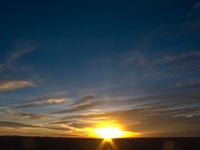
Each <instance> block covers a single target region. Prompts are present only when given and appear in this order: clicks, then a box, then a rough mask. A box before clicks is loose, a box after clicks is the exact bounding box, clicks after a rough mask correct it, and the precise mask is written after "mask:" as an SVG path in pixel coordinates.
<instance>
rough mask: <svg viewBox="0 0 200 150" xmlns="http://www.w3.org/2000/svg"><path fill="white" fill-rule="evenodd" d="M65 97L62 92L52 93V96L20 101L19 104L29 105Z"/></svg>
mask: <svg viewBox="0 0 200 150" xmlns="http://www.w3.org/2000/svg"><path fill="white" fill-rule="evenodd" d="M65 95H66V93H64V92H56V93H52V94H48V95H41V96H39V97H36V98H35V99H33V100H27V101H22V102H20V103H30V102H38V101H44V100H47V99H52V98H60V97H63V96H65Z"/></svg>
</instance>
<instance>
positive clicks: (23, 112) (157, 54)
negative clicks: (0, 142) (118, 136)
mask: <svg viewBox="0 0 200 150" xmlns="http://www.w3.org/2000/svg"><path fill="white" fill-rule="evenodd" d="M0 16H1V23H0V35H1V36H0V128H1V129H0V135H21V136H53V137H97V135H95V129H97V128H102V127H118V128H119V129H120V130H122V131H124V133H127V137H169V136H172V137H177V136H181V137H185V136H199V135H200V128H199V124H200V71H199V70H200V1H198V0H123V1H122V0H121V1H119V0H115V1H111V0H91V1H90V0H84V1H81V0H73V1H70V0H2V1H1V4H0ZM124 137H125V136H124Z"/></svg>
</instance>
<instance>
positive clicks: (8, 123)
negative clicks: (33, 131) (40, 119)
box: [0, 120, 41, 128]
mask: <svg viewBox="0 0 200 150" xmlns="http://www.w3.org/2000/svg"><path fill="white" fill-rule="evenodd" d="M0 126H1V127H14V128H22V127H31V128H40V127H41V126H37V125H30V124H25V123H19V122H12V121H1V120H0Z"/></svg>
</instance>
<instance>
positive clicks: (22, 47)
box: [0, 42, 36, 72]
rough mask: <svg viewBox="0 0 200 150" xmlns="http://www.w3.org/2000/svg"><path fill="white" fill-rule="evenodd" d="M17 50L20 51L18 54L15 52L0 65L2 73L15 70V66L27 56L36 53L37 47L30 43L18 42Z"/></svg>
mask: <svg viewBox="0 0 200 150" xmlns="http://www.w3.org/2000/svg"><path fill="white" fill-rule="evenodd" d="M16 48H17V49H19V50H18V51H17V52H13V53H12V54H11V55H10V57H9V58H8V59H7V60H6V61H5V62H4V63H2V64H0V72H2V71H5V70H13V64H14V63H15V62H16V61H17V60H18V59H19V58H21V57H22V56H24V55H25V54H27V53H30V52H32V51H34V50H35V49H36V45H33V44H31V43H30V42H18V43H17V45H16Z"/></svg>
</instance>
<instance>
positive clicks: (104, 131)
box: [90, 124, 141, 140]
mask: <svg viewBox="0 0 200 150" xmlns="http://www.w3.org/2000/svg"><path fill="white" fill-rule="evenodd" d="M90 135H91V136H93V137H98V138H104V139H106V140H109V139H112V138H130V137H137V136H138V135H141V134H140V133H137V132H131V131H123V130H122V129H121V128H120V126H119V125H116V124H107V125H99V126H98V127H97V128H95V129H93V133H91V134H90Z"/></svg>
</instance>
